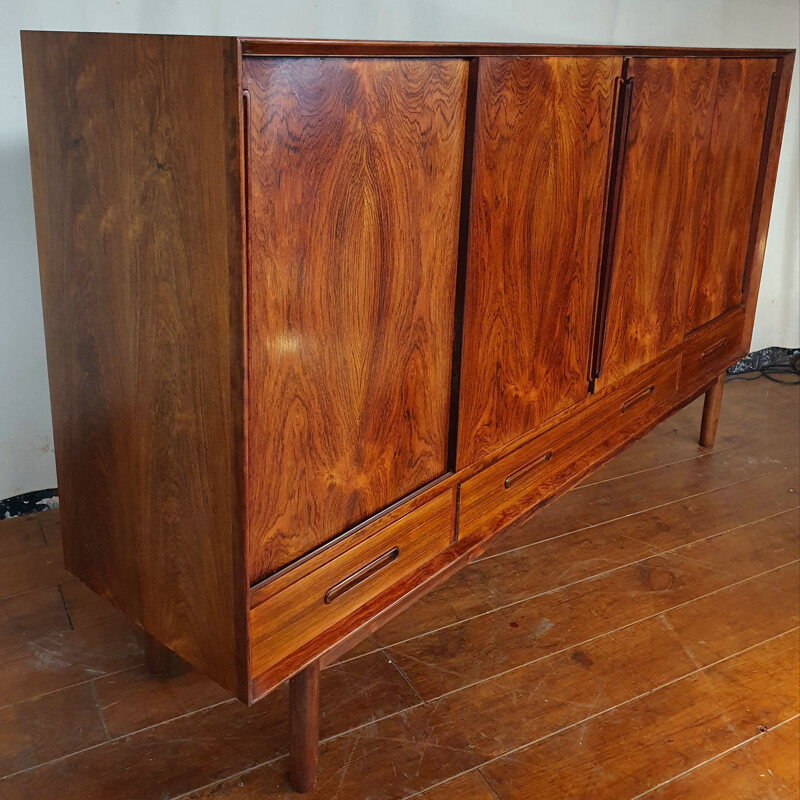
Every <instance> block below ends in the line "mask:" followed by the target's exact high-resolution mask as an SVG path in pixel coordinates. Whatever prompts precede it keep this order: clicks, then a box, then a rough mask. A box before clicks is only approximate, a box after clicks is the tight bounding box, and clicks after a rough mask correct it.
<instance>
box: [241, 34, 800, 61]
mask: <svg viewBox="0 0 800 800" xmlns="http://www.w3.org/2000/svg"><path fill="white" fill-rule="evenodd" d="M240 42H241V45H242V54H243V55H244V56H350V57H352V56H419V57H431V56H433V57H436V56H448V57H451V58H452V57H456V58H466V57H477V56H620V57H631V58H632V57H640V58H680V57H683V58H778V57H781V56H787V55H792V54H793V53H794V50H787V49H785V48H784V49H775V48H772V49H769V48H763V49H757V48H725V47H719V48H709V47H641V46H618V45H617V46H615V45H586V44H580V45H577V44H525V43H519V42H514V43H497V42H402V41H388V40H380V39H374V40H369V41H363V40H362V41H359V40H355V39H349V40H348V39H265V38H248V37H244V38H242V39H240Z"/></svg>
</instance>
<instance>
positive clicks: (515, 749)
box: [171, 626, 800, 800]
mask: <svg viewBox="0 0 800 800" xmlns="http://www.w3.org/2000/svg"><path fill="white" fill-rule="evenodd" d="M796 631H800V626H795V627H794V628H791V629H790V630H787V631H784V632H783V633H779V634H777V635H776V636H770V637H769V638H768V639H764V640H763V641H761V642H758V644H754V645H751V646H750V647H745V648H743V649H742V650H739V651H738V652H736V653H733V654H731V655H728V656H725V658H720V659H718V660H717V661H712V662H711V663H710V664H706V665H705V666H704V667H701V668H700V669H695V670H692V671H691V672H687V673H685V674H684V675H681V676H680V677H678V678H673V679H672V680H669V681H666V682H665V683H662V684H660V685H659V686H656V687H654V688H653V689H648V691H646V692H641V693H640V694H638V695H636V696H635V697H629V698H628V699H627V700H623V701H622V702H620V703H617V704H616V705H614V706H610V707H609V708H606V709H603V711H598V712H597V713H596V714H590V715H589V716H587V717H584V718H583V719H580V720H577V721H576V722H572V723H570V724H569V725H564V726H563V727H562V728H559V729H558V730H555V731H551V732H550V733H548V734H545V735H544V736H540V737H539V738H538V739H532V740H531V741H530V742H526V743H525V744H521V745H519V746H517V747H512V748H511V749H510V750H507V751H506V752H505V753H501V754H500V755H497V756H492V757H491V758H488V759H487V760H486V761H484V762H483V763H482V764H480V765H479V766H478V767H472V768H471V769H469V770H465V772H461V773H459V774H458V775H452V776H450V777H449V778H447V780H444V781H440V782H439V783H435V784H432V785H431V786H428V787H426V788H425V789H421V790H420V791H418V792H412V793H411V794H407V795H405V796H404V797H403V798H402V800H411V798H414V797H418V796H419V795H421V794H422V793H423V792H426V791H428V790H429V789H433V788H434V787H436V786H439V785H441V784H442V783H447V782H448V781H451V780H454V779H455V778H459V777H461V775H464V774H466V772H472V771H473V770H474V769H483V768H484V767H487V766H489V764H494V763H495V762H496V761H500V760H501V759H503V758H507V757H508V756H513V755H514V754H515V753H519V752H521V751H522V750H525V749H526V748H528V747H532V746H533V745H535V744H538V743H539V742H545V741H547V740H548V739H552V738H553V737H554V736H558V734H560V733H564V732H565V731H569V730H572V729H573V728H577V727H578V726H579V725H583V724H584V723H586V722H588V721H590V720H594V719H597V718H598V717H602V716H604V715H605V714H610V713H611V712H612V711H616V710H617V709H618V708H622V707H623V706H626V705H629V704H630V703H634V702H636V701H637V700H641V699H642V698H643V697H648V696H649V695H651V694H654V693H655V692H659V691H661V690H662V689H665V688H667V687H668V686H672V685H673V684H675V683H678V682H680V681H683V680H686V679H687V678H691V677H692V676H693V675H697V674H699V673H701V672H705V671H707V670H709V669H711V668H712V667H716V666H718V665H719V664H723V663H725V662H726V661H730V660H731V659H734V658H737V657H738V656H740V655H743V654H744V653H748V652H750V651H751V650H755V649H756V648H758V647H763V646H764V645H766V644H770V643H771V642H774V641H776V640H778V639H780V638H782V637H783V636H789V635H791V634H792V633H795V632H796ZM796 716H797V715H796ZM789 721H790V720H788V719H787V720H782V721H781V722H780V723H779V724H778V725H774V726H773V727H772V728H770V730H775V728H777V727H779V725H783V724H785V723H787V722H789ZM759 735H760V736H763V735H764V734H759ZM752 738H757V737H751V739H752ZM748 741H750V740H748ZM742 744H744V742H740V743H739V744H738V745H737V746H741V745H742ZM731 749H735V748H731ZM698 766H699V765H698ZM692 769H696V767H693V768H692ZM690 771H691V770H687V772H690ZM656 788H658V787H653V788H652V789H648V790H647V791H653V789H656ZM636 797H637V798H638V797H641V795H637V796H636ZM171 800H179V797H176V798H172V799H171ZM631 800H636V798H632V799H631Z"/></svg>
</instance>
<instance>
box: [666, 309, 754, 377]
mask: <svg viewBox="0 0 800 800" xmlns="http://www.w3.org/2000/svg"><path fill="white" fill-rule="evenodd" d="M743 334H744V310H743V309H741V308H736V309H734V310H733V311H730V312H728V313H727V314H725V315H723V316H721V317H720V318H719V319H716V320H714V321H713V322H710V323H709V324H708V325H704V326H703V327H702V328H700V329H699V330H697V331H695V332H694V333H693V334H691V335H690V336H688V337H687V338H686V343H685V346H684V351H683V364H682V366H681V389H682V390H683V389H686V390H687V391H689V390H691V389H693V388H701V387H702V386H703V385H704V384H706V383H708V382H709V381H711V380H713V379H714V378H715V377H716V376H717V375H719V374H720V373H721V372H723V371H724V370H726V369H727V368H728V367H729V366H730V365H731V364H733V363H735V362H736V361H738V360H739V359H740V358H741V357H742V356H744V355H745V352H744V350H743V349H742V336H743Z"/></svg>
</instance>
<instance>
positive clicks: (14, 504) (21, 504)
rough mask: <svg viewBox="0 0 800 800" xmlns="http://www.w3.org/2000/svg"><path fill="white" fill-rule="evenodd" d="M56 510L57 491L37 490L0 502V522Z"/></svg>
mask: <svg viewBox="0 0 800 800" xmlns="http://www.w3.org/2000/svg"><path fill="white" fill-rule="evenodd" d="M48 508H58V489H39V490H38V491H36V492H25V494H18V495H15V496H14V497H9V498H7V499H5V500H0V520H3V519H7V518H8V517H21V516H22V515H23V514H33V513H34V512H35V511H45V510H46V509H48Z"/></svg>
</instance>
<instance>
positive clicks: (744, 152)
mask: <svg viewBox="0 0 800 800" xmlns="http://www.w3.org/2000/svg"><path fill="white" fill-rule="evenodd" d="M774 70H775V62H774V61H771V60H765V59H749V60H743V59H734V58H728V59H722V60H720V62H719V67H718V69H717V76H716V81H715V87H714V110H713V113H712V114H711V117H710V120H709V123H710V124H709V131H708V134H707V136H708V145H707V155H706V164H705V167H704V169H703V170H702V171H701V176H702V177H701V183H700V187H699V188H700V189H701V191H702V199H701V201H700V209H699V212H700V220H699V230H698V238H697V245H696V248H695V255H694V269H693V272H692V283H691V290H690V293H689V309H688V316H687V323H686V330H687V331H693V330H695V329H696V328H699V327H700V326H701V325H704V324H705V323H706V322H710V321H711V320H712V319H715V318H716V317H718V316H721V315H722V314H724V313H725V312H726V311H729V310H730V309H732V308H735V307H736V306H738V305H739V303H740V302H741V300H742V281H743V279H744V269H745V255H746V249H747V243H748V240H749V238H750V224H751V219H752V214H753V203H754V201H755V191H756V182H757V178H758V173H759V165H760V161H761V159H760V156H761V150H762V140H763V139H764V122H765V119H766V114H767V105H768V102H769V97H770V87H771V82H772V75H773V72H774Z"/></svg>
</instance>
